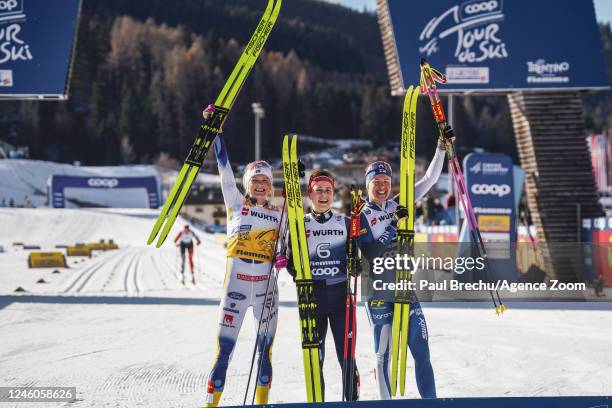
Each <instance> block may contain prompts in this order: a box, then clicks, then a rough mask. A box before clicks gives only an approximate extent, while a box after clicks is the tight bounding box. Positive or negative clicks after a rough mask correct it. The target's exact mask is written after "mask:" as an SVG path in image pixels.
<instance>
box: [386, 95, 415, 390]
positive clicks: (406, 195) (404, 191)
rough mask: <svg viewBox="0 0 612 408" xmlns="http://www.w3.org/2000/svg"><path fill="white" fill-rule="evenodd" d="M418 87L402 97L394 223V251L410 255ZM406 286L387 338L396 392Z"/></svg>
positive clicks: (407, 274) (405, 275)
mask: <svg viewBox="0 0 612 408" xmlns="http://www.w3.org/2000/svg"><path fill="white" fill-rule="evenodd" d="M418 99H419V87H415V86H410V87H409V88H408V92H407V93H406V98H405V100H404V111H403V116H402V138H401V155H400V157H401V159H400V195H399V205H401V206H403V207H406V208H407V209H408V218H404V219H401V220H400V221H399V223H398V226H397V235H398V240H397V251H398V254H400V255H403V254H406V255H413V252H414V201H415V200H414V199H415V197H414V172H415V165H416V109H417V105H418ZM413 272H414V271H410V270H403V269H402V270H397V271H396V275H395V280H396V282H397V283H400V282H402V283H403V282H408V281H410V280H411V278H412V273H413ZM411 301H412V292H411V291H410V290H396V292H395V304H394V307H393V327H392V332H391V333H392V341H391V358H392V361H391V370H392V371H391V394H392V395H393V396H395V395H396V394H397V383H398V377H399V388H400V394H401V395H404V393H405V387H406V364H407V360H408V329H409V321H410V302H411Z"/></svg>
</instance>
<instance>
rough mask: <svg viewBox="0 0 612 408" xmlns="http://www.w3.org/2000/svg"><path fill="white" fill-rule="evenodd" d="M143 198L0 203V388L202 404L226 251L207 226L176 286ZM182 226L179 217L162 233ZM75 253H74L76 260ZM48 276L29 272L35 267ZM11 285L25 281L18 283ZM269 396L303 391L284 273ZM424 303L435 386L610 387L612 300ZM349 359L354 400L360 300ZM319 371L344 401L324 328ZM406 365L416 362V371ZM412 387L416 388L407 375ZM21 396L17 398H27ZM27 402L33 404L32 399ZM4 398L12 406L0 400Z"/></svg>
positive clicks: (246, 340) (365, 356)
mask: <svg viewBox="0 0 612 408" xmlns="http://www.w3.org/2000/svg"><path fill="white" fill-rule="evenodd" d="M155 216H156V212H155V211H150V210H70V209H66V210H52V209H0V245H1V246H3V247H4V249H5V252H4V253H0V345H1V347H0V386H27V385H29V386H76V387H77V390H78V399H79V401H77V403H76V404H70V406H77V407H81V406H82V407H111V406H112V407H117V406H125V407H134V406H148V407H170V406H172V407H196V406H202V405H203V403H204V395H205V388H206V378H207V375H208V372H209V370H210V368H211V367H212V364H213V361H214V358H215V353H216V339H215V334H216V328H217V317H218V307H217V304H218V300H219V296H220V294H221V292H222V285H223V278H224V273H225V259H224V249H223V247H222V246H221V245H220V244H219V243H217V242H216V240H215V237H213V236H211V235H206V234H203V233H202V235H201V238H202V239H203V244H202V245H201V246H200V247H199V248H198V252H197V261H196V264H197V265H198V275H197V279H198V283H197V285H195V286H193V285H188V286H187V287H185V286H183V285H182V284H181V283H180V281H179V276H178V260H177V252H176V249H175V248H174V247H173V246H172V244H171V243H170V242H167V243H166V244H165V245H164V246H163V247H162V248H161V249H154V248H151V247H147V246H146V245H145V240H146V237H147V235H148V233H149V230H150V228H151V226H152V224H153V222H154V218H155ZM183 224H184V222H183V221H180V220H179V221H178V222H177V225H176V226H175V229H174V230H173V232H172V233H171V234H170V238H172V235H173V234H176V232H178V229H179V228H180V227H181V226H182V225H183ZM109 238H112V239H114V240H115V242H117V243H118V244H119V245H120V247H121V248H120V249H119V250H117V251H110V252H107V253H100V254H98V255H96V256H94V257H93V258H92V259H74V260H73V259H72V258H71V260H70V265H69V266H70V268H68V269H59V271H60V273H59V274H58V273H56V274H54V273H52V271H53V270H54V268H51V269H28V267H27V263H26V259H27V253H28V251H23V250H22V249H17V248H14V247H13V246H12V243H13V242H23V243H25V244H30V245H40V246H41V247H42V249H43V250H45V249H52V248H53V247H54V246H55V245H57V244H72V243H76V242H84V243H86V242H95V241H98V240H100V239H109ZM77 261H78V262H77ZM41 277H42V278H44V279H45V280H46V281H48V283H46V284H37V283H35V282H36V281H37V280H38V279H39V278H41ZM17 286H22V287H23V288H24V289H26V290H27V292H26V293H25V294H23V295H15V294H13V290H14V289H15V288H16V287H17ZM279 286H280V287H279V291H280V295H281V303H280V310H279V328H278V332H277V336H276V340H275V342H274V349H273V365H274V381H273V388H272V391H271V395H270V401H271V402H273V403H280V402H303V401H304V399H305V391H304V386H303V374H302V362H301V361H302V360H301V353H300V344H299V333H298V317H297V310H296V307H295V289H294V285H293V283H292V282H291V279H290V278H289V277H288V276H287V275H286V274H282V275H281V280H280V284H279ZM475 306H476V307H470V308H468V307H450V306H449V305H445V306H441V305H437V304H436V305H432V304H424V305H423V307H424V310H425V314H426V316H427V321H428V325H429V335H430V348H431V355H432V362H433V365H434V370H435V373H436V381H437V387H438V394H439V396H440V397H469V396H545V395H549V396H557V395H606V394H607V395H609V394H611V393H612V386H611V385H610V384H611V383H610V378H612V347H610V341H611V340H612V312H611V311H610V310H609V308H608V310H602V309H605V307H603V306H602V307H598V308H594V309H593V310H587V309H585V308H584V307H580V306H581V305H573V304H565V305H559V307H558V308H555V307H554V306H553V307H548V308H528V307H514V308H513V307H512V304H510V310H509V311H508V312H507V313H506V314H505V315H504V316H503V317H502V318H498V317H496V316H495V315H494V313H493V312H492V310H491V308H490V307H486V308H479V307H477V306H478V305H475ZM358 319H359V320H358V327H359V329H358V333H359V335H358V342H357V364H358V367H359V369H360V372H361V394H362V399H365V400H370V399H377V397H378V395H377V387H376V384H375V379H374V367H375V358H374V355H373V352H372V338H371V333H370V329H369V327H368V323H367V318H366V315H365V310H364V308H362V307H360V308H359V309H358ZM254 334H255V327H254V324H253V319H246V320H245V324H244V327H243V328H242V333H241V336H240V338H239V341H238V345H237V348H236V351H235V353H234V359H233V362H232V364H231V366H230V368H229V370H228V380H227V384H226V387H225V390H226V391H225V393H224V395H223V398H222V403H223V404H227V405H240V404H241V403H242V399H243V395H244V394H243V393H244V383H245V381H246V377H247V375H248V367H249V363H250V356H251V352H252V346H253V341H254ZM326 355H327V359H326V364H325V372H324V376H325V378H326V379H327V381H326V395H327V400H328V401H337V400H340V390H341V381H340V367H339V365H338V364H337V362H336V361H335V358H334V355H335V353H334V351H333V345H332V342H331V339H328V341H327V346H326ZM411 374H412V373H411ZM407 390H408V394H407V396H408V397H409V398H415V397H416V396H417V395H418V394H417V389H416V385H415V382H414V377H413V375H409V377H408V387H407ZM28 405H29V404H21V403H20V404H19V405H17V406H19V407H25V406H28ZM30 405H32V406H40V405H36V404H30ZM2 406H6V405H2Z"/></svg>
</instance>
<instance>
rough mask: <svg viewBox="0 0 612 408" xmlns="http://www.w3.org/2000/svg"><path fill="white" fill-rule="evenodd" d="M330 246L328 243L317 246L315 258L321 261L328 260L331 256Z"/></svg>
mask: <svg viewBox="0 0 612 408" xmlns="http://www.w3.org/2000/svg"><path fill="white" fill-rule="evenodd" d="M330 246H331V245H330V244H329V243H323V244H319V245H317V256H318V257H319V258H322V259H324V258H329V257H330V255H331V251H330V250H329V247H330Z"/></svg>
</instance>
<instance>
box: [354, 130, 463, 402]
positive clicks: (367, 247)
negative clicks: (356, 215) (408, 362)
mask: <svg viewBox="0 0 612 408" xmlns="http://www.w3.org/2000/svg"><path fill="white" fill-rule="evenodd" d="M453 137H454V136H453V131H452V129H451V128H450V127H449V128H448V129H447V131H446V133H445V138H449V139H452V138H453ZM444 143H445V140H444V139H443V138H440V140H439V141H438V148H437V149H436V153H435V155H434V158H433V160H432V161H431V163H430V165H429V168H428V169H427V172H426V173H425V176H424V177H423V178H422V179H421V180H419V181H418V182H417V183H415V186H414V195H415V200H419V199H420V198H422V197H423V196H424V195H425V194H426V193H427V191H429V189H430V188H431V187H433V186H434V185H435V183H436V182H437V181H438V178H439V177H440V173H441V172H442V167H443V166H444V156H445V148H444ZM391 175H392V173H391V166H390V165H389V163H386V162H384V161H378V162H374V163H372V164H370V165H369V166H368V167H367V169H366V172H365V182H366V188H367V191H368V200H367V203H366V205H365V207H364V208H363V210H362V211H361V225H362V226H363V227H364V229H362V231H361V235H360V236H359V238H358V239H357V243H358V245H359V248H360V249H361V252H362V254H363V256H364V257H365V258H366V259H367V260H368V262H369V263H370V265H372V263H373V259H374V258H378V257H385V253H386V252H387V251H390V253H395V251H396V236H397V223H398V221H399V220H400V219H402V218H405V217H407V216H408V209H407V208H405V207H401V206H399V205H398V197H397V196H396V197H395V198H393V199H389V196H390V195H391ZM366 307H367V310H368V318H369V322H370V326H371V327H372V328H373V330H374V351H375V352H376V359H377V369H376V373H377V376H376V379H377V381H378V391H379V394H380V398H381V399H390V398H391V382H390V379H389V353H390V350H391V340H392V337H391V328H392V323H393V302H389V301H385V300H380V299H374V298H370V299H369V301H368V303H367V306H366ZM408 333H409V335H408V345H409V348H410V352H411V353H412V356H413V358H414V362H415V375H416V383H417V387H418V389H419V393H420V394H421V397H422V398H436V383H435V380H434V373H433V368H432V366H431V361H430V358H429V344H428V335H427V323H426V322H425V316H424V315H423V311H422V309H421V306H420V304H419V302H418V300H417V299H416V296H414V292H413V300H412V304H411V307H410V327H409V329H408Z"/></svg>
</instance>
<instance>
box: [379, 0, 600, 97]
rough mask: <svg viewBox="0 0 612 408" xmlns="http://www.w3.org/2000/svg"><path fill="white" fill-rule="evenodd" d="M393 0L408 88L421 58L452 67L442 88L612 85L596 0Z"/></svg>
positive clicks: (395, 32)
mask: <svg viewBox="0 0 612 408" xmlns="http://www.w3.org/2000/svg"><path fill="white" fill-rule="evenodd" d="M387 4H388V6H389V7H388V11H389V13H388V15H389V20H390V23H391V28H392V32H393V35H394V38H395V43H396V49H395V52H396V59H395V61H394V63H397V64H398V65H399V68H400V70H401V78H402V82H403V86H404V88H406V86H407V85H409V83H410V81H411V78H414V77H415V75H417V72H415V66H414V61H419V60H421V58H425V59H427V60H429V61H430V62H431V64H432V65H433V66H435V67H436V68H438V69H439V70H440V71H442V73H444V74H446V76H447V78H448V84H445V86H444V87H442V88H441V89H440V91H441V92H453V91H455V92H456V91H503V90H518V89H567V88H577V89H597V88H607V87H608V86H609V84H608V81H607V77H606V71H605V65H604V58H603V54H602V46H601V40H600V37H599V31H598V26H597V21H596V18H595V10H594V6H593V2H592V1H591V0H568V1H559V0H475V1H474V0H473V1H460V0H436V1H418V2H415V1H406V0H387ZM577 50H579V51H580V52H577Z"/></svg>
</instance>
